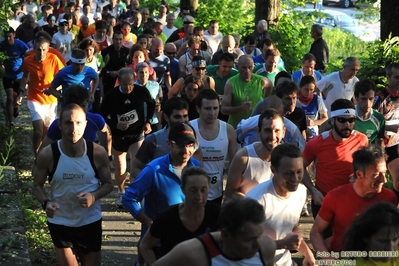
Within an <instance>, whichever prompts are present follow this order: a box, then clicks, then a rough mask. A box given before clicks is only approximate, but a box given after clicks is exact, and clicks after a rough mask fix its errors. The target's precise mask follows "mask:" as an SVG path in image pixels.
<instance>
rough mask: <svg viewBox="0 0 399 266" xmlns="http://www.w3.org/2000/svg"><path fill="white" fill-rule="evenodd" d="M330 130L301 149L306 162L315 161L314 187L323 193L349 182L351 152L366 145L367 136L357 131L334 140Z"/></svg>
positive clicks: (351, 172) (351, 171)
mask: <svg viewBox="0 0 399 266" xmlns="http://www.w3.org/2000/svg"><path fill="white" fill-rule="evenodd" d="M331 132H332V131H331V130H330V131H328V132H323V133H322V134H320V135H318V136H316V137H314V138H312V139H311V140H309V142H308V143H306V146H305V149H304V151H303V158H304V159H305V160H306V161H307V162H308V163H310V162H313V161H316V188H317V189H318V190H319V191H320V192H321V193H323V195H326V194H327V192H328V191H330V190H332V189H334V188H336V187H339V186H342V185H345V184H348V183H349V176H350V175H351V174H353V170H352V160H353V159H352V154H353V153H354V152H355V151H357V150H358V149H359V148H360V147H362V146H368V139H367V136H366V135H364V134H362V133H360V132H358V131H353V132H352V135H351V136H350V137H349V138H348V139H346V140H345V141H338V140H335V139H334V138H333V137H332V135H331V134H332V133H331ZM327 134H328V135H327Z"/></svg>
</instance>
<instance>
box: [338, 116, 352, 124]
mask: <svg viewBox="0 0 399 266" xmlns="http://www.w3.org/2000/svg"><path fill="white" fill-rule="evenodd" d="M335 119H337V121H338V122H340V123H341V124H344V123H346V122H349V124H352V123H353V122H355V118H354V117H351V118H344V117H336V118H335Z"/></svg>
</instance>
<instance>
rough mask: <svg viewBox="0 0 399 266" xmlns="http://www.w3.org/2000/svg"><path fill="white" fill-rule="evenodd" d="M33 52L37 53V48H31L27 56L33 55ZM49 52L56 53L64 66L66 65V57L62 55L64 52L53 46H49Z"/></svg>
mask: <svg viewBox="0 0 399 266" xmlns="http://www.w3.org/2000/svg"><path fill="white" fill-rule="evenodd" d="M31 54H35V50H29V51H28V52H27V53H26V56H28V55H31ZM47 54H55V55H56V56H57V57H58V58H59V59H60V60H61V62H62V64H63V65H64V66H65V65H66V62H65V59H64V57H63V56H62V54H61V53H60V52H59V51H58V50H57V49H55V48H53V47H49V48H48V52H47Z"/></svg>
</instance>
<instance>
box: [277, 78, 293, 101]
mask: <svg viewBox="0 0 399 266" xmlns="http://www.w3.org/2000/svg"><path fill="white" fill-rule="evenodd" d="M294 92H295V93H298V86H297V85H296V83H295V82H294V81H289V80H286V81H283V82H282V83H280V84H278V85H277V88H276V95H277V96H278V97H279V98H283V96H284V95H290V94H292V93H294Z"/></svg>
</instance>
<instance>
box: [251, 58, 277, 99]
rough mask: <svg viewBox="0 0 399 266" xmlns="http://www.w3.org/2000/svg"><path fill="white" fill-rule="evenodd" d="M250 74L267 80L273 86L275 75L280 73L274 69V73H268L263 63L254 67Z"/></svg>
mask: <svg viewBox="0 0 399 266" xmlns="http://www.w3.org/2000/svg"><path fill="white" fill-rule="evenodd" d="M252 72H253V73H255V74H258V75H261V76H263V77H266V78H268V79H269V80H270V81H271V83H272V84H273V86H274V80H275V79H276V75H277V74H278V72H280V70H278V69H276V71H274V72H271V73H269V72H267V70H266V67H265V63H263V64H261V65H257V66H255V68H254V70H253V71H252ZM272 94H275V93H274V90H273V93H272Z"/></svg>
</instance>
